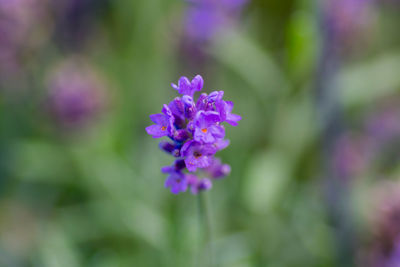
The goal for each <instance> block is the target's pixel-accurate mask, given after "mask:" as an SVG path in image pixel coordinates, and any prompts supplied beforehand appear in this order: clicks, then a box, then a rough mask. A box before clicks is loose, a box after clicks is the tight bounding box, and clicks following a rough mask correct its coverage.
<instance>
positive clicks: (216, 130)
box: [209, 125, 225, 138]
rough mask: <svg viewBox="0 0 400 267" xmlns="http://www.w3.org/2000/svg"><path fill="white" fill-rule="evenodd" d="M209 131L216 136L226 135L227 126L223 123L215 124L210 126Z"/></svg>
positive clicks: (222, 136)
mask: <svg viewBox="0 0 400 267" xmlns="http://www.w3.org/2000/svg"><path fill="white" fill-rule="evenodd" d="M209 132H210V133H211V134H212V135H213V136H214V137H216V138H224V137H225V128H224V126H222V125H213V126H211V127H210V128H209Z"/></svg>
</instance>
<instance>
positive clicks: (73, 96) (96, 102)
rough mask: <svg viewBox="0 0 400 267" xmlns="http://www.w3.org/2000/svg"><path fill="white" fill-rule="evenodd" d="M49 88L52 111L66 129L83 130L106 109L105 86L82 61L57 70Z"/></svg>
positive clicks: (52, 76) (67, 62) (61, 66)
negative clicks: (81, 128)
mask: <svg viewBox="0 0 400 267" xmlns="http://www.w3.org/2000/svg"><path fill="white" fill-rule="evenodd" d="M48 87H49V88H48V89H49V93H48V99H47V100H48V103H47V104H48V107H49V111H50V113H51V115H52V116H53V117H54V118H55V119H56V123H57V124H58V125H60V126H62V127H67V128H79V127H83V126H84V125H86V124H87V123H89V122H91V121H92V120H93V119H94V118H95V117H96V116H97V115H98V114H99V113H100V111H101V110H102V109H103V108H104V106H105V101H104V100H105V95H104V93H105V91H104V88H103V82H102V81H101V80H100V78H99V75H97V74H96V73H95V72H94V70H93V69H92V68H91V67H89V66H88V65H86V64H85V63H84V62H83V61H82V60H80V59H77V58H71V59H69V60H67V61H65V62H62V63H61V65H60V66H58V67H56V68H55V70H54V71H53V72H52V73H51V74H50V75H49V85H48Z"/></svg>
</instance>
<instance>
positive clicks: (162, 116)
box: [146, 75, 240, 194]
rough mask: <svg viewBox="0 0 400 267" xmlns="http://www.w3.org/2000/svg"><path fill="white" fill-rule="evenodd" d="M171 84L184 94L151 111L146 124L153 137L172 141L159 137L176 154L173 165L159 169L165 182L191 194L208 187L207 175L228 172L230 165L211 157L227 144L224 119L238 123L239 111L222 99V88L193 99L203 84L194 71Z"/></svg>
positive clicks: (220, 175) (177, 190)
mask: <svg viewBox="0 0 400 267" xmlns="http://www.w3.org/2000/svg"><path fill="white" fill-rule="evenodd" d="M173 87H174V88H175V89H176V90H178V92H179V93H181V94H183V96H182V97H177V98H175V99H174V100H173V101H172V102H170V103H169V105H168V106H167V105H164V107H163V109H162V113H159V114H153V115H151V116H150V119H151V120H152V121H153V122H154V123H155V124H154V125H151V126H149V127H147V128H146V131H147V133H148V134H150V135H151V136H153V137H154V138H158V137H163V136H167V137H169V138H170V139H171V141H172V142H167V141H161V142H160V148H161V149H162V150H164V151H165V152H167V153H169V154H171V155H172V156H174V157H176V158H178V159H177V160H176V161H175V163H174V164H173V165H172V166H166V167H163V168H162V169H161V171H162V172H163V173H167V174H169V176H168V178H167V180H166V182H165V186H166V187H170V188H171V192H172V193H174V194H177V193H179V192H183V191H186V189H187V187H190V190H191V192H192V193H193V194H197V193H199V192H201V191H205V190H209V189H210V188H211V187H212V183H211V180H210V179H218V178H222V177H224V176H226V175H228V174H229V173H230V171H231V168H230V166H229V165H227V164H222V163H221V161H220V160H219V159H216V158H215V157H214V155H215V153H216V152H217V151H219V150H222V149H224V148H226V147H227V146H228V145H229V140H225V139H224V137H225V128H224V126H223V125H222V124H221V123H223V121H226V122H228V123H230V124H232V125H237V121H239V120H240V116H239V115H235V114H232V113H231V111H232V108H233V103H232V102H225V101H224V100H222V98H223V96H224V92H223V91H214V92H212V93H210V94H209V95H207V94H205V93H203V94H201V95H200V96H199V98H198V100H197V101H195V100H194V99H193V94H194V92H195V91H200V90H201V89H202V87H203V78H202V77H201V76H200V75H197V76H196V77H195V78H194V79H193V80H192V81H191V82H189V80H188V79H187V78H186V77H182V78H181V79H180V80H179V84H178V86H177V85H174V84H173ZM195 172H202V173H204V174H205V175H206V176H207V177H209V178H202V179H199V178H198V176H197V174H195Z"/></svg>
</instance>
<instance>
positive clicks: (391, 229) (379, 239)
mask: <svg viewBox="0 0 400 267" xmlns="http://www.w3.org/2000/svg"><path fill="white" fill-rule="evenodd" d="M371 197H372V198H373V199H374V201H373V202H372V207H373V210H372V211H373V212H372V214H371V215H372V218H371V219H372V225H371V226H372V227H371V229H372V233H373V235H372V240H371V241H370V244H369V246H368V248H367V249H366V250H365V251H364V253H363V254H361V255H362V257H361V265H360V266H368V267H398V266H400V265H399V264H400V185H399V184H398V183H394V182H385V183H383V184H380V185H379V186H378V188H377V189H376V191H373V192H372V194H371Z"/></svg>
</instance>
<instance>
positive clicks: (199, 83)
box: [191, 75, 204, 91]
mask: <svg viewBox="0 0 400 267" xmlns="http://www.w3.org/2000/svg"><path fill="white" fill-rule="evenodd" d="M191 85H192V88H193V89H194V90H195V91H201V89H202V88H203V85H204V80H203V77H201V76H200V75H196V77H194V78H193V80H192V83H191Z"/></svg>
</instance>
